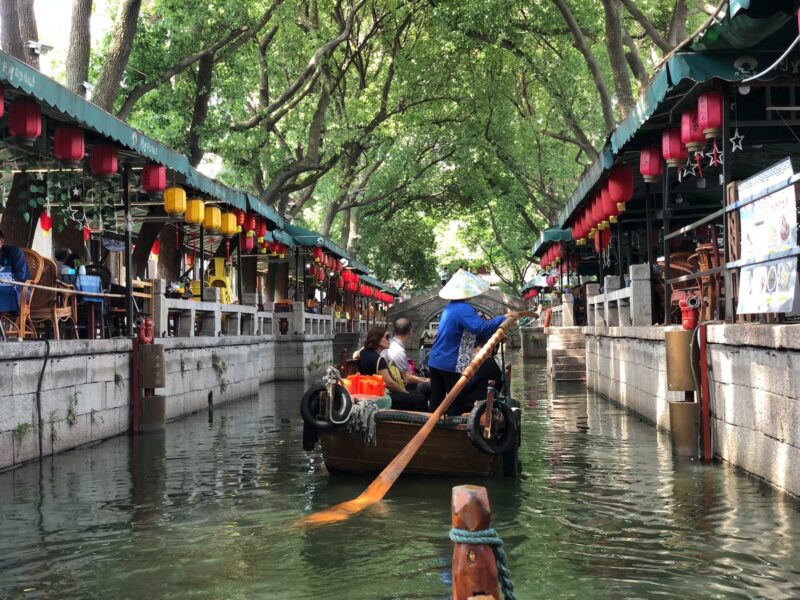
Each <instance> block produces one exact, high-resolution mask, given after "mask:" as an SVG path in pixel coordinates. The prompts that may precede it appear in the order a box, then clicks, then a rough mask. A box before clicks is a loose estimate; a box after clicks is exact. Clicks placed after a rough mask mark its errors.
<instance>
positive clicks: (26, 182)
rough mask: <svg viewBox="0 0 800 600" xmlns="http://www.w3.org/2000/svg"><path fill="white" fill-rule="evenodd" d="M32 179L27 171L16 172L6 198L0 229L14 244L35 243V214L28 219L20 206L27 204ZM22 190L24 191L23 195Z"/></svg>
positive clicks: (27, 246) (25, 245)
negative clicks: (26, 219)
mask: <svg viewBox="0 0 800 600" xmlns="http://www.w3.org/2000/svg"><path fill="white" fill-rule="evenodd" d="M29 186H30V179H29V178H28V174H27V173H15V174H14V179H13V181H12V182H11V191H9V193H8V198H7V199H6V206H5V208H4V209H3V218H2V220H0V231H2V232H3V235H4V236H5V240H6V243H7V244H9V245H12V246H20V247H22V248H30V247H31V244H33V234H34V232H35V231H36V227H35V226H34V225H35V223H36V219H34V217H33V214H31V218H30V220H28V221H25V218H24V217H23V216H22V214H23V211H20V210H19V207H20V206H27V203H28V200H27V198H28V187H29ZM20 192H24V194H22V197H21V196H20Z"/></svg>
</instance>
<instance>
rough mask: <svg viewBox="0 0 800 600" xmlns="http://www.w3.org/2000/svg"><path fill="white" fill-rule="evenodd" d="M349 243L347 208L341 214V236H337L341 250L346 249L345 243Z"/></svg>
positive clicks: (348, 214) (348, 211) (348, 213)
mask: <svg viewBox="0 0 800 600" xmlns="http://www.w3.org/2000/svg"><path fill="white" fill-rule="evenodd" d="M349 241H350V209H349V208H347V209H345V210H344V211H343V214H342V235H341V236H339V245H340V246H341V247H342V248H347V243H348V242H349Z"/></svg>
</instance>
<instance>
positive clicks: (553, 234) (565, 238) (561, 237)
mask: <svg viewBox="0 0 800 600" xmlns="http://www.w3.org/2000/svg"><path fill="white" fill-rule="evenodd" d="M571 241H572V232H571V231H569V230H567V229H561V228H560V227H551V228H550V229H545V230H544V232H543V233H542V235H541V236H540V237H539V239H538V240H537V241H536V243H535V244H534V245H533V249H532V250H531V254H532V255H533V256H538V255H539V254H540V250H544V249H545V248H547V246H550V245H551V244H557V243H558V242H571Z"/></svg>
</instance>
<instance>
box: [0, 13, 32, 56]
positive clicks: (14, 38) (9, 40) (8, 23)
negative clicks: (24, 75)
mask: <svg viewBox="0 0 800 600" xmlns="http://www.w3.org/2000/svg"><path fill="white" fill-rule="evenodd" d="M0 21H2V32H0V44H1V45H2V46H3V51H4V52H6V53H7V54H10V55H11V56H13V57H14V58H18V59H19V60H22V61H25V55H26V52H25V47H24V46H23V45H22V36H21V35H20V31H19V12H17V0H0Z"/></svg>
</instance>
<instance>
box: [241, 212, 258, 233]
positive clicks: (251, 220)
mask: <svg viewBox="0 0 800 600" xmlns="http://www.w3.org/2000/svg"><path fill="white" fill-rule="evenodd" d="M257 224H258V217H256V216H255V215H254V214H253V213H247V216H245V218H244V223H242V226H243V227H244V230H245V231H255V230H256V225H257Z"/></svg>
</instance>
